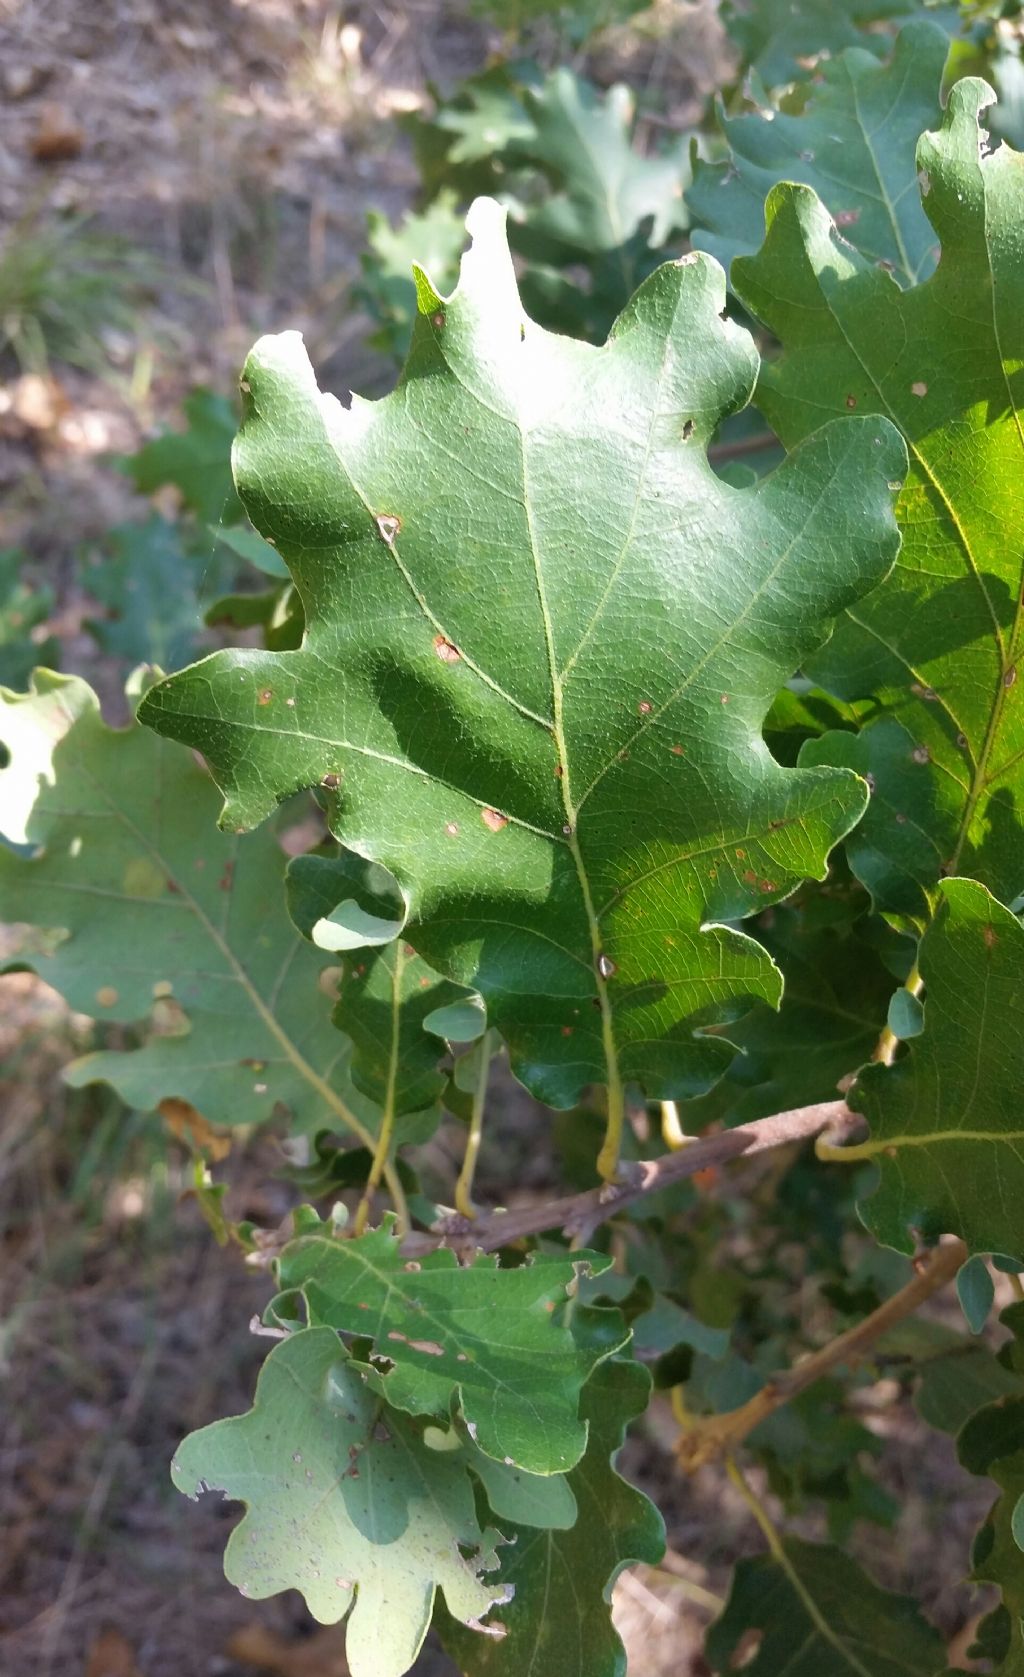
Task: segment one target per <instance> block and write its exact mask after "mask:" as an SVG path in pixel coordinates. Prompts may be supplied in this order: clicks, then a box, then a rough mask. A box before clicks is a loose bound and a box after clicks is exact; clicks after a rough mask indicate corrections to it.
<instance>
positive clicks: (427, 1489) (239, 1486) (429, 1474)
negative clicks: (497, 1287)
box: [171, 1328, 508, 1677]
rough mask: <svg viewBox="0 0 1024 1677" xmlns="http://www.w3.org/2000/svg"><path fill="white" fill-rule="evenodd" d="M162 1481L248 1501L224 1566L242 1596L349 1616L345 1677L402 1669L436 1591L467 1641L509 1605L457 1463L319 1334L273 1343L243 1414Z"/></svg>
mask: <svg viewBox="0 0 1024 1677" xmlns="http://www.w3.org/2000/svg"><path fill="white" fill-rule="evenodd" d="M171 1477H172V1479H173V1481H174V1483H175V1485H176V1486H177V1488H178V1490H180V1491H184V1492H185V1493H186V1495H188V1496H191V1497H197V1496H198V1495H199V1494H200V1493H201V1492H203V1491H207V1490H220V1491H223V1492H224V1494H225V1495H226V1496H228V1497H231V1498H232V1499H234V1500H237V1501H240V1502H244V1503H246V1504H247V1512H246V1514H245V1517H244V1518H243V1520H242V1521H241V1523H240V1524H239V1525H238V1526H237V1527H236V1528H235V1530H234V1531H233V1532H232V1534H231V1537H230V1538H229V1540H228V1545H227V1550H226V1552H225V1556H224V1571H225V1573H226V1575H227V1577H228V1579H229V1580H230V1582H231V1583H233V1584H236V1585H237V1586H238V1588H239V1589H240V1590H241V1592H242V1594H243V1595H245V1596H248V1597H250V1598H252V1599H254V1600H257V1601H261V1600H263V1599H264V1598H265V1597H266V1596H270V1595H276V1594H277V1593H278V1592H279V1591H280V1590H287V1589H297V1590H300V1591H301V1593H302V1595H303V1597H304V1598H305V1602H306V1606H307V1607H308V1608H309V1611H310V1612H311V1613H312V1615H313V1617H314V1619H317V1620H318V1621H319V1622H320V1623H321V1624H335V1623H337V1621H338V1620H339V1619H342V1618H344V1617H345V1615H346V1614H347V1613H349V1609H351V1613H350V1615H349V1619H348V1625H347V1631H346V1655H347V1659H348V1665H349V1669H350V1670H351V1672H352V1677H402V1674H403V1673H404V1672H406V1671H408V1670H409V1668H410V1666H411V1665H412V1664H413V1662H414V1660H415V1658H416V1655H417V1654H418V1652H419V1650H420V1647H421V1645H422V1642H423V1638H424V1637H425V1635H426V1633H427V1627H428V1626H429V1624H430V1614H431V1609H432V1606H433V1601H434V1595H435V1592H436V1591H437V1590H438V1589H441V1590H442V1591H443V1593H444V1598H445V1601H446V1603H447V1605H448V1608H449V1611H450V1612H451V1613H453V1614H454V1615H455V1617H456V1618H458V1619H459V1620H461V1621H462V1622H463V1623H464V1624H469V1625H472V1626H473V1627H474V1629H477V1630H478V1634H479V1621H480V1620H481V1619H482V1618H483V1617H484V1615H485V1614H486V1613H488V1612H489V1611H490V1609H491V1607H492V1606H493V1605H494V1604H495V1603H496V1602H502V1601H504V1600H506V1599H507V1596H508V1587H507V1585H506V1584H504V1583H503V1582H498V1581H494V1582H490V1583H488V1582H487V1580H486V1575H487V1574H488V1573H493V1572H495V1570H496V1568H497V1566H498V1555H497V1553H496V1549H495V1542H496V1540H497V1537H498V1534H497V1533H495V1532H493V1531H481V1529H480V1527H479V1525H478V1524H477V1520H476V1515H475V1511H474V1506H473V1490H472V1486H471V1483H470V1480H469V1478H468V1475H467V1472H466V1465H465V1460H464V1458H463V1457H462V1456H461V1454H460V1455H453V1454H451V1453H449V1452H447V1451H444V1450H432V1449H430V1448H429V1447H428V1445H427V1444H426V1443H425V1442H424V1440H423V1438H422V1437H421V1436H420V1433H419V1432H418V1430H417V1429H416V1427H415V1426H414V1424H412V1423H411V1422H410V1421H408V1420H407V1419H406V1417H405V1416H403V1415H398V1414H394V1413H393V1412H392V1411H390V1410H388V1409H387V1408H386V1406H385V1405H383V1404H382V1403H381V1401H380V1399H379V1398H378V1397H377V1396H376V1394H375V1393H374V1392H373V1391H372V1389H371V1388H370V1387H369V1386H368V1385H367V1384H366V1383H365V1382H364V1380H363V1379H362V1377H361V1375H360V1373H359V1370H358V1368H357V1367H356V1366H355V1365H354V1364H352V1363H350V1362H349V1360H348V1358H347V1357H346V1355H345V1352H344V1350H343V1349H342V1347H341V1346H340V1345H339V1343H338V1338H337V1335H336V1334H334V1333H331V1332H330V1330H329V1329H326V1328H324V1329H318V1328H313V1329H310V1330H307V1331H305V1332H301V1333H297V1334H295V1335H293V1336H292V1337H291V1338H290V1339H286V1340H285V1341H284V1343H283V1344H281V1345H278V1346H276V1347H275V1349H274V1350H273V1351H272V1352H271V1353H270V1356H269V1357H268V1358H267V1360H266V1362H265V1363H264V1365H263V1368H262V1369H261V1371H260V1377H259V1381H258V1383H257V1386H256V1399H255V1403H254V1406H253V1408H252V1409H251V1410H250V1411H249V1413H248V1414H246V1415H238V1416H235V1417H233V1418H232V1419H230V1420H224V1421H214V1422H213V1423H212V1425H210V1426H207V1427H203V1428H202V1429H201V1431H199V1432H194V1433H191V1434H190V1435H189V1437H188V1438H186V1439H185V1440H184V1442H183V1443H182V1444H181V1445H180V1446H179V1448H178V1451H177V1453H176V1455H175V1458H174V1461H173V1462H172V1464H171ZM353 1603H354V1605H353Z"/></svg>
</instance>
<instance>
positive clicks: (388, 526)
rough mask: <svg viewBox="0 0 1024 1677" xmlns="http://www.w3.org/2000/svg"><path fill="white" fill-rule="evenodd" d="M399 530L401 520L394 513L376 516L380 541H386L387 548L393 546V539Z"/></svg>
mask: <svg viewBox="0 0 1024 1677" xmlns="http://www.w3.org/2000/svg"><path fill="white" fill-rule="evenodd" d="M401 528H402V520H401V519H400V518H398V517H397V516H396V514H395V513H393V512H382V513H379V514H378V516H377V529H378V530H379V531H380V534H381V538H382V540H383V541H386V542H387V544H388V546H389V547H393V546H394V542H395V537H396V536H397V535H398V533H399V531H400V530H401Z"/></svg>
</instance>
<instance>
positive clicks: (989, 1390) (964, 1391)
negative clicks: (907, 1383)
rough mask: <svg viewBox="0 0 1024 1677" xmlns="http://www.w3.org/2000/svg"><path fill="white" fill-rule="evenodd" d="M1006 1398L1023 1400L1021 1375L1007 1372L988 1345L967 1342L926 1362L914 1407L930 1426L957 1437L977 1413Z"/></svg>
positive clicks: (1023, 1384) (1023, 1389)
mask: <svg viewBox="0 0 1024 1677" xmlns="http://www.w3.org/2000/svg"><path fill="white" fill-rule="evenodd" d="M1007 1395H1014V1396H1022V1397H1024V1381H1022V1379H1021V1377H1020V1375H1019V1374H1015V1373H1014V1372H1013V1371H1012V1370H1010V1369H1007V1368H1004V1367H1003V1365H1002V1364H1001V1363H1000V1361H999V1359H998V1358H997V1357H996V1356H995V1355H994V1354H993V1353H992V1352H991V1351H990V1350H989V1348H988V1346H987V1345H977V1344H972V1342H971V1341H970V1340H967V1339H964V1340H962V1341H961V1343H960V1344H959V1345H958V1346H956V1347H955V1348H953V1349H951V1350H949V1351H946V1352H942V1353H940V1354H939V1355H938V1356H934V1357H928V1358H926V1360H925V1361H924V1363H923V1364H922V1365H921V1379H920V1384H919V1386H918V1390H917V1395H916V1397H915V1399H914V1405H915V1408H916V1409H917V1412H918V1414H919V1415H920V1417H921V1419H922V1421H925V1422H926V1423H927V1425H928V1426H930V1427H935V1428H937V1429H938V1431H939V1432H947V1433H949V1434H950V1435H951V1436H953V1437H955V1436H956V1434H957V1433H958V1432H959V1431H960V1428H961V1427H962V1426H963V1424H964V1422H965V1421H966V1420H968V1419H969V1417H970V1416H971V1415H973V1414H974V1413H975V1411H976V1410H978V1409H981V1408H983V1407H984V1405H985V1404H986V1403H992V1402H994V1400H995V1399H996V1398H1001V1397H1005V1396H1007Z"/></svg>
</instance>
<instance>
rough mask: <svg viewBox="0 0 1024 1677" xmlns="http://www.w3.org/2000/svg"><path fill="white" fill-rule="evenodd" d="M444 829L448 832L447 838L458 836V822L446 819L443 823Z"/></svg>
mask: <svg viewBox="0 0 1024 1677" xmlns="http://www.w3.org/2000/svg"><path fill="white" fill-rule="evenodd" d="M444 830H445V832H446V833H447V834H448V837H449V838H458V836H459V824H458V822H457V821H446V822H445V824H444Z"/></svg>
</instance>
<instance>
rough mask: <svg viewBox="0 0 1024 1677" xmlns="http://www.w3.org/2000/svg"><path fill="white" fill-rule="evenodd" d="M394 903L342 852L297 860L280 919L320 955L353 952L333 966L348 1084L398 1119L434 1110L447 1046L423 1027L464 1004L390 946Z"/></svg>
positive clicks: (383, 883) (402, 946)
mask: <svg viewBox="0 0 1024 1677" xmlns="http://www.w3.org/2000/svg"><path fill="white" fill-rule="evenodd" d="M395 901H396V899H395V888H394V881H393V880H391V879H390V878H389V876H388V874H387V873H386V872H385V870H384V869H383V868H380V867H378V866H377V865H376V864H375V863H373V862H366V861H364V860H363V858H362V857H361V856H355V855H352V854H351V853H350V852H349V851H342V852H341V853H340V854H339V855H337V856H299V857H297V858H296V860H295V861H294V862H292V864H291V866H290V867H289V869H288V912H289V913H290V915H291V917H292V919H293V920H294V922H295V924H296V925H297V926H298V928H299V930H300V931H301V932H302V934H303V936H304V937H308V938H310V939H311V940H312V942H313V943H314V944H316V946H317V947H318V948H320V949H328V950H332V951H356V952H355V953H351V954H349V955H348V957H347V959H346V960H345V962H344V965H343V967H342V970H341V978H340V983H339V987H338V1005H337V1008H336V1009H335V1013H334V1022H335V1024H336V1025H337V1027H338V1029H339V1030H341V1031H344V1032H345V1035H346V1036H348V1037H350V1038H351V1040H352V1044H353V1053H352V1062H351V1065H352V1077H353V1080H354V1082H355V1083H356V1085H357V1087H358V1088H360V1089H362V1091H363V1093H364V1094H366V1095H368V1096H369V1097H370V1098H371V1100H374V1101H376V1102H378V1103H379V1104H380V1105H381V1106H382V1107H384V1108H385V1110H387V1111H389V1112H391V1113H392V1114H393V1115H400V1114H402V1113H406V1112H416V1111H420V1110H422V1109H423V1108H425V1107H428V1106H432V1105H434V1104H435V1103H436V1101H437V1099H438V1096H439V1095H440V1093H441V1090H442V1089H443V1087H444V1083H445V1077H444V1074H443V1073H442V1072H441V1071H439V1069H438V1065H439V1061H440V1059H441V1056H442V1055H443V1054H444V1053H445V1052H446V1044H445V1043H444V1042H443V1041H439V1040H438V1037H437V1035H436V1034H434V1033H432V1032H431V1031H428V1029H427V1028H426V1022H427V1020H428V1019H429V1018H431V1016H433V1015H436V1014H437V1013H439V1012H441V1011H442V1010H447V1009H450V1008H454V1007H458V1006H464V1005H465V1004H466V1002H467V1000H468V998H467V994H466V992H465V991H464V990H463V989H462V988H461V986H460V985H456V984H451V983H449V982H448V980H447V979H444V978H439V977H438V975H437V973H436V972H434V971H432V969H431V968H430V967H428V966H427V964H426V962H425V961H421V960H420V958H419V956H418V955H417V954H416V953H415V951H414V950H413V949H412V948H411V947H410V946H409V945H408V944H406V943H404V942H403V941H402V940H401V939H400V938H396V935H395V934H396V933H397V932H399V931H400V930H401V925H402V922H401V919H400V918H399V919H398V921H397V923H396V921H395V920H393V919H390V918H388V916H389V915H391V914H393V913H394V912H395ZM399 912H400V910H399ZM378 945H383V947H377V946H378Z"/></svg>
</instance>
